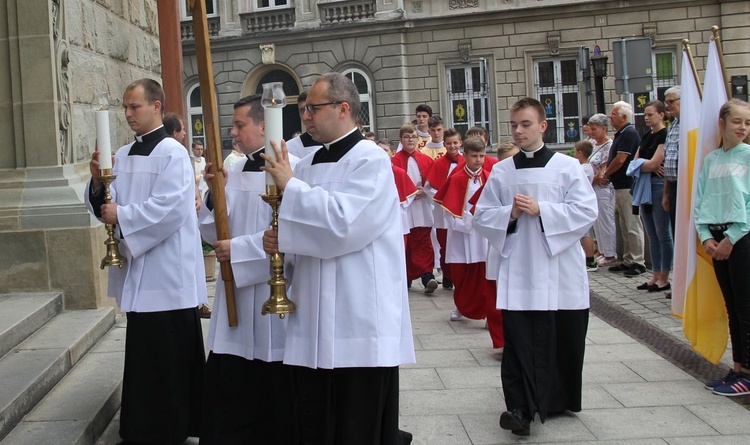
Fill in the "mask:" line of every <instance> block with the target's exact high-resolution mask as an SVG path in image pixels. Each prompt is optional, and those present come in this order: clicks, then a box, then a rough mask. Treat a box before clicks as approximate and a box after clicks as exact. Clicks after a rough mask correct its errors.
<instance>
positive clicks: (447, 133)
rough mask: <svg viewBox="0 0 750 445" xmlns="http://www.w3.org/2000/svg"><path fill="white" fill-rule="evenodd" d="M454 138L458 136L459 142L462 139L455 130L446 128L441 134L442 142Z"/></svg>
mask: <svg viewBox="0 0 750 445" xmlns="http://www.w3.org/2000/svg"><path fill="white" fill-rule="evenodd" d="M454 136H458V140H459V141H460V140H461V139H462V138H461V133H459V132H458V130H456V129H455V128H446V129H445V132H443V140H446V139H448V138H452V137H454Z"/></svg>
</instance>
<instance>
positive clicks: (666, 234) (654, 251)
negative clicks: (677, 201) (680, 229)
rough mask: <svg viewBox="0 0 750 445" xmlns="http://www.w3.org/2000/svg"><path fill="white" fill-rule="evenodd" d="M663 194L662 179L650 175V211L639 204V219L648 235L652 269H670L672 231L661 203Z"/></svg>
mask: <svg viewBox="0 0 750 445" xmlns="http://www.w3.org/2000/svg"><path fill="white" fill-rule="evenodd" d="M663 194H664V179H663V178H660V177H658V176H655V175H652V176H651V202H652V203H653V204H652V205H651V211H648V209H647V208H645V207H646V206H641V211H640V213H641V220H643V227H644V229H646V235H648V247H649V250H650V251H651V268H652V269H653V270H672V256H673V254H674V246H673V245H672V233H671V231H670V222H669V212H667V211H665V210H664V207H663V206H662V205H661V197H662V196H663Z"/></svg>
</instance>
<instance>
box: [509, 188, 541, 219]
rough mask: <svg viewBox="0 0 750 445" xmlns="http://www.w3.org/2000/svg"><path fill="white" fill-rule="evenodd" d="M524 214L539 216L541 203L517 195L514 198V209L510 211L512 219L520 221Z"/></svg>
mask: <svg viewBox="0 0 750 445" xmlns="http://www.w3.org/2000/svg"><path fill="white" fill-rule="evenodd" d="M522 213H528V214H529V215H531V216H539V214H540V213H539V203H538V202H537V201H536V199H534V198H533V197H531V196H529V195H524V194H521V193H516V194H515V196H513V209H512V210H511V211H510V217H511V218H512V219H518V217H519V216H521V214H522Z"/></svg>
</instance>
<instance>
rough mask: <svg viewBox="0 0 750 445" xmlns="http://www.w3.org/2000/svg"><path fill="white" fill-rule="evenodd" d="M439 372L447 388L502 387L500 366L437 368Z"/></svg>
mask: <svg viewBox="0 0 750 445" xmlns="http://www.w3.org/2000/svg"><path fill="white" fill-rule="evenodd" d="M437 373H438V376H439V377H440V379H441V380H442V381H443V384H444V385H445V388H446V389H463V388H500V387H502V385H503V384H502V381H501V379H500V368H499V367H497V366H494V367H489V366H482V367H479V368H460V369H457V368H437Z"/></svg>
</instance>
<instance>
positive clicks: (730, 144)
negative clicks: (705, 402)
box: [695, 99, 750, 397]
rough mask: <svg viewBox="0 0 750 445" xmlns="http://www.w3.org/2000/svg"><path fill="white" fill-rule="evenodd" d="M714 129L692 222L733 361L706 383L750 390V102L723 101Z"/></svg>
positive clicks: (718, 388)
mask: <svg viewBox="0 0 750 445" xmlns="http://www.w3.org/2000/svg"><path fill="white" fill-rule="evenodd" d="M719 130H720V131H721V134H722V137H723V144H722V146H721V147H719V149H717V150H714V151H713V152H711V153H709V154H708V156H706V159H705V161H704V163H703V169H702V170H701V174H700V178H699V179H698V194H697V196H696V200H695V225H696V228H697V230H698V237H699V238H700V240H701V243H703V248H704V249H705V250H706V253H707V254H708V255H710V256H711V258H713V264H714V272H715V273H716V280H717V281H718V282H719V286H720V287H721V293H722V294H723V296H724V302H725V303H726V307H727V314H728V316H729V335H730V337H731V339H732V358H733V361H734V368H733V369H732V370H731V371H729V373H728V374H727V375H726V376H725V377H724V378H723V379H719V380H713V381H710V382H708V383H706V388H707V389H711V390H713V392H714V393H715V394H719V395H724V396H730V397H731V396H741V395H748V394H750V274H748V273H747V265H748V263H749V262H750V236H748V232H750V173H749V172H748V169H750V145H748V144H747V142H748V133H750V104H748V103H747V102H744V101H741V100H737V99H732V100H730V101H729V102H727V103H726V104H724V106H723V107H721V110H720V111H719Z"/></svg>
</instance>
